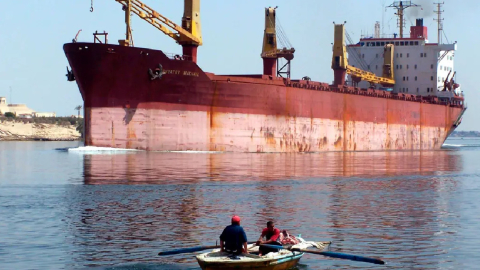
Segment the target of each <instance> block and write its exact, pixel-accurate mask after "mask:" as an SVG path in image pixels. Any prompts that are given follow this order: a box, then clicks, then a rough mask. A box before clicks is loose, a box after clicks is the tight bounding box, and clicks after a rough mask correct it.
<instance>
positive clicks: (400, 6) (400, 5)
mask: <svg viewBox="0 0 480 270" xmlns="http://www.w3.org/2000/svg"><path fill="white" fill-rule="evenodd" d="M388 7H390V8H395V9H396V10H397V13H395V15H397V16H398V21H399V23H398V25H399V27H400V38H403V28H404V19H403V15H404V14H405V12H404V11H405V9H407V8H409V7H419V5H416V4H414V3H412V1H395V2H393V4H391V5H390V6H388Z"/></svg>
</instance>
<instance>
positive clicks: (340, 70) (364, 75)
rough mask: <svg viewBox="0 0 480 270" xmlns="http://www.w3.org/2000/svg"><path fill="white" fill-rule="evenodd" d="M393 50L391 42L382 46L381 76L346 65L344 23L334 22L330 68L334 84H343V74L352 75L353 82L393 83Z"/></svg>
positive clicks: (389, 84) (386, 84)
mask: <svg viewBox="0 0 480 270" xmlns="http://www.w3.org/2000/svg"><path fill="white" fill-rule="evenodd" d="M393 51H394V47H393V45H392V44H388V45H386V46H385V48H384V55H385V57H384V64H383V74H382V76H383V77H379V76H377V75H375V74H374V73H372V72H368V71H364V70H362V69H359V68H356V67H354V66H350V65H348V59H347V50H346V47H345V24H335V38H334V43H333V57H332V69H333V70H334V85H344V84H345V75H346V74H347V73H348V74H350V75H351V76H352V78H353V80H354V82H356V83H358V82H360V81H367V82H369V83H370V84H371V85H375V84H381V85H382V86H393V85H395V80H394V72H393Z"/></svg>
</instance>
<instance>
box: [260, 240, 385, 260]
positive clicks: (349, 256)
mask: <svg viewBox="0 0 480 270" xmlns="http://www.w3.org/2000/svg"><path fill="white" fill-rule="evenodd" d="M261 246H265V247H269V248H276V249H285V248H284V247H283V246H278V245H267V244H261ZM291 250H292V251H300V252H305V253H312V254H318V255H323V256H327V257H332V258H338V259H346V260H352V261H358V262H368V263H374V264H385V262H384V261H382V260H379V259H375V258H368V257H363V256H358V255H352V254H346V253H340V252H332V251H316V250H309V249H303V248H294V249H291Z"/></svg>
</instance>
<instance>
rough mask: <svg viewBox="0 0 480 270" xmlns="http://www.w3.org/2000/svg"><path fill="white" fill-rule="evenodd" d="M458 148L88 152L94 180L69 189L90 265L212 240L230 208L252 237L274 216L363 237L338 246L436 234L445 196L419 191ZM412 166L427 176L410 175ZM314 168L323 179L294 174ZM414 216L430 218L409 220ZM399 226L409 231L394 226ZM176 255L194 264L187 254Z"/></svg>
mask: <svg viewBox="0 0 480 270" xmlns="http://www.w3.org/2000/svg"><path fill="white" fill-rule="evenodd" d="M456 153H457V152H454V151H432V152H378V153H358V152H357V153H347V152H345V153H325V154H303V155H298V154H296V155H290V154H238V153H236V154H228V153H226V154H186V153H136V154H125V155H85V156H84V179H85V184H87V185H92V186H90V187H91V188H88V186H87V189H86V190H84V191H82V192H85V194H75V196H70V197H71V200H72V205H73V206H72V207H75V208H76V209H77V211H75V212H77V213H81V214H80V215H79V216H80V217H78V218H75V217H74V218H73V220H75V222H74V230H73V231H74V234H75V235H76V236H79V237H78V238H77V239H78V240H76V241H78V246H80V247H81V249H82V250H81V252H79V254H78V256H82V257H85V258H82V259H83V260H85V261H91V262H92V265H96V262H99V263H100V264H101V263H105V262H111V263H113V264H115V263H119V262H125V261H128V260H127V259H125V257H120V258H118V257H117V255H116V254H119V253H120V254H123V253H126V254H129V255H128V256H127V258H129V259H132V258H133V259H132V260H134V261H136V262H151V261H152V259H153V260H154V261H155V259H154V258H152V250H153V251H157V250H158V249H159V248H162V249H167V248H173V247H177V248H178V247H187V246H196V245H203V244H206V243H211V242H212V241H214V240H212V239H216V237H217V236H218V235H217V233H218V230H219V228H221V227H222V226H224V225H225V217H228V215H229V214H231V213H232V212H235V213H239V214H240V215H241V216H242V217H244V221H245V223H244V224H242V225H243V226H244V227H245V228H246V230H247V233H248V234H249V235H250V237H253V236H255V237H258V235H257V232H258V230H259V228H261V227H263V226H264V225H265V224H264V223H265V221H266V219H269V218H271V217H273V218H275V221H278V225H279V227H281V228H282V229H284V228H285V229H288V230H292V231H293V232H295V233H308V234H309V236H310V237H312V238H315V237H316V239H333V240H337V239H341V238H343V239H345V238H349V239H352V240H354V239H357V240H358V241H356V243H353V242H348V241H346V242H345V243H344V244H342V242H338V243H336V248H337V249H339V248H340V249H341V248H342V247H348V246H349V245H351V246H354V244H358V243H359V242H361V241H360V240H359V239H361V240H362V241H365V242H368V243H369V244H372V243H371V241H376V240H379V241H377V243H382V240H383V243H385V242H389V244H392V243H394V244H396V243H400V242H401V241H403V240H404V239H405V236H404V235H403V233H410V234H413V235H414V236H412V237H411V239H413V240H419V241H421V240H424V241H425V240H426V241H428V240H429V239H428V237H425V235H431V233H432V232H428V231H427V232H425V231H422V230H429V228H433V229H435V228H436V227H438V226H440V225H439V224H438V223H435V219H436V218H438V214H435V211H437V210H438V211H442V210H441V207H442V206H441V205H436V204H435V203H438V202H439V200H438V196H435V195H433V196H431V197H421V198H415V194H417V193H416V192H422V191H424V192H426V193H428V192H429V191H431V192H435V190H438V189H439V188H442V183H440V182H435V179H436V178H435V177H437V175H438V174H441V172H445V174H448V173H449V172H456V171H458V170H461V159H460V158H461V156H459V155H458V154H456ZM406 174H410V175H412V176H411V177H410V178H412V179H416V178H417V177H418V178H421V179H423V180H417V181H410V180H409V177H405V176H404V175H406ZM352 176H353V177H352ZM362 176H364V177H362ZM307 178H308V179H312V178H320V181H316V180H315V179H314V181H301V180H300V181H295V179H307ZM397 178H399V179H400V180H395V179H397ZM292 179H293V181H292ZM262 180H263V181H262ZM265 180H266V181H265ZM270 180H290V181H286V182H285V181H270ZM429 180H432V181H431V182H429ZM216 181H221V183H222V184H221V185H218V184H217V182H216ZM240 181H248V183H246V184H243V183H240ZM234 182H237V183H234ZM231 183H233V184H231ZM295 183H299V184H295ZM303 183H305V184H303ZM112 184H113V185H112ZM115 184H126V185H127V186H125V185H122V186H117V185H115ZM136 184H138V185H136ZM197 184H198V185H197ZM443 187H444V186H443ZM323 195H325V196H323ZM229 197H231V198H230V199H229ZM75 212H74V213H75ZM406 216H414V217H422V218H423V219H422V220H411V221H407V222H405V217H406ZM359 224H363V225H362V226H360V225H359ZM312 226H315V227H316V228H317V229H316V231H318V232H313V231H312V230H311V227H312ZM389 228H391V230H390V229H389ZM433 229H432V230H433ZM397 230H398V231H401V232H402V234H401V235H395V233H394V232H396V231H397ZM402 230H403V231H402ZM412 230H413V231H412ZM378 231H384V232H386V235H385V236H383V235H381V236H379V235H378ZM376 237H380V238H381V237H384V238H383V239H378V238H376ZM365 238H367V239H365ZM401 244H402V245H403V248H405V243H404V242H402V243H401ZM399 246H401V245H400V244H399ZM386 248H387V247H386V245H385V246H382V245H380V246H378V245H377V246H375V245H372V246H371V247H368V246H367V245H366V246H365V249H364V253H365V254H371V255H376V253H375V252H378V251H380V252H383V251H384V250H385V249H386ZM388 248H392V247H391V246H390V247H388ZM397 248H398V250H399V252H400V251H402V247H397ZM346 251H348V250H347V249H346ZM353 251H355V252H351V253H358V249H356V250H353ZM403 251H405V250H403ZM92 254H93V255H92ZM378 255H379V256H380V255H383V254H378ZM172 262H175V263H180V262H181V263H192V264H194V262H193V261H191V260H189V257H188V256H185V257H182V258H174V259H172Z"/></svg>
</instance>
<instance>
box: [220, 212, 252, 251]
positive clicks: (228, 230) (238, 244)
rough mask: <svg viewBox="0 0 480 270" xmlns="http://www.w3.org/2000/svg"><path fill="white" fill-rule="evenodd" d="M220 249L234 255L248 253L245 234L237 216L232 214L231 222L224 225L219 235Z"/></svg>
mask: <svg viewBox="0 0 480 270" xmlns="http://www.w3.org/2000/svg"><path fill="white" fill-rule="evenodd" d="M220 250H221V251H225V252H228V253H231V254H234V255H239V254H241V253H242V252H243V253H248V249H247V235H246V234H245V231H244V230H243V228H242V226H240V217H239V216H233V217H232V224H231V225H229V226H227V227H225V229H224V230H223V232H222V234H221V235H220Z"/></svg>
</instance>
